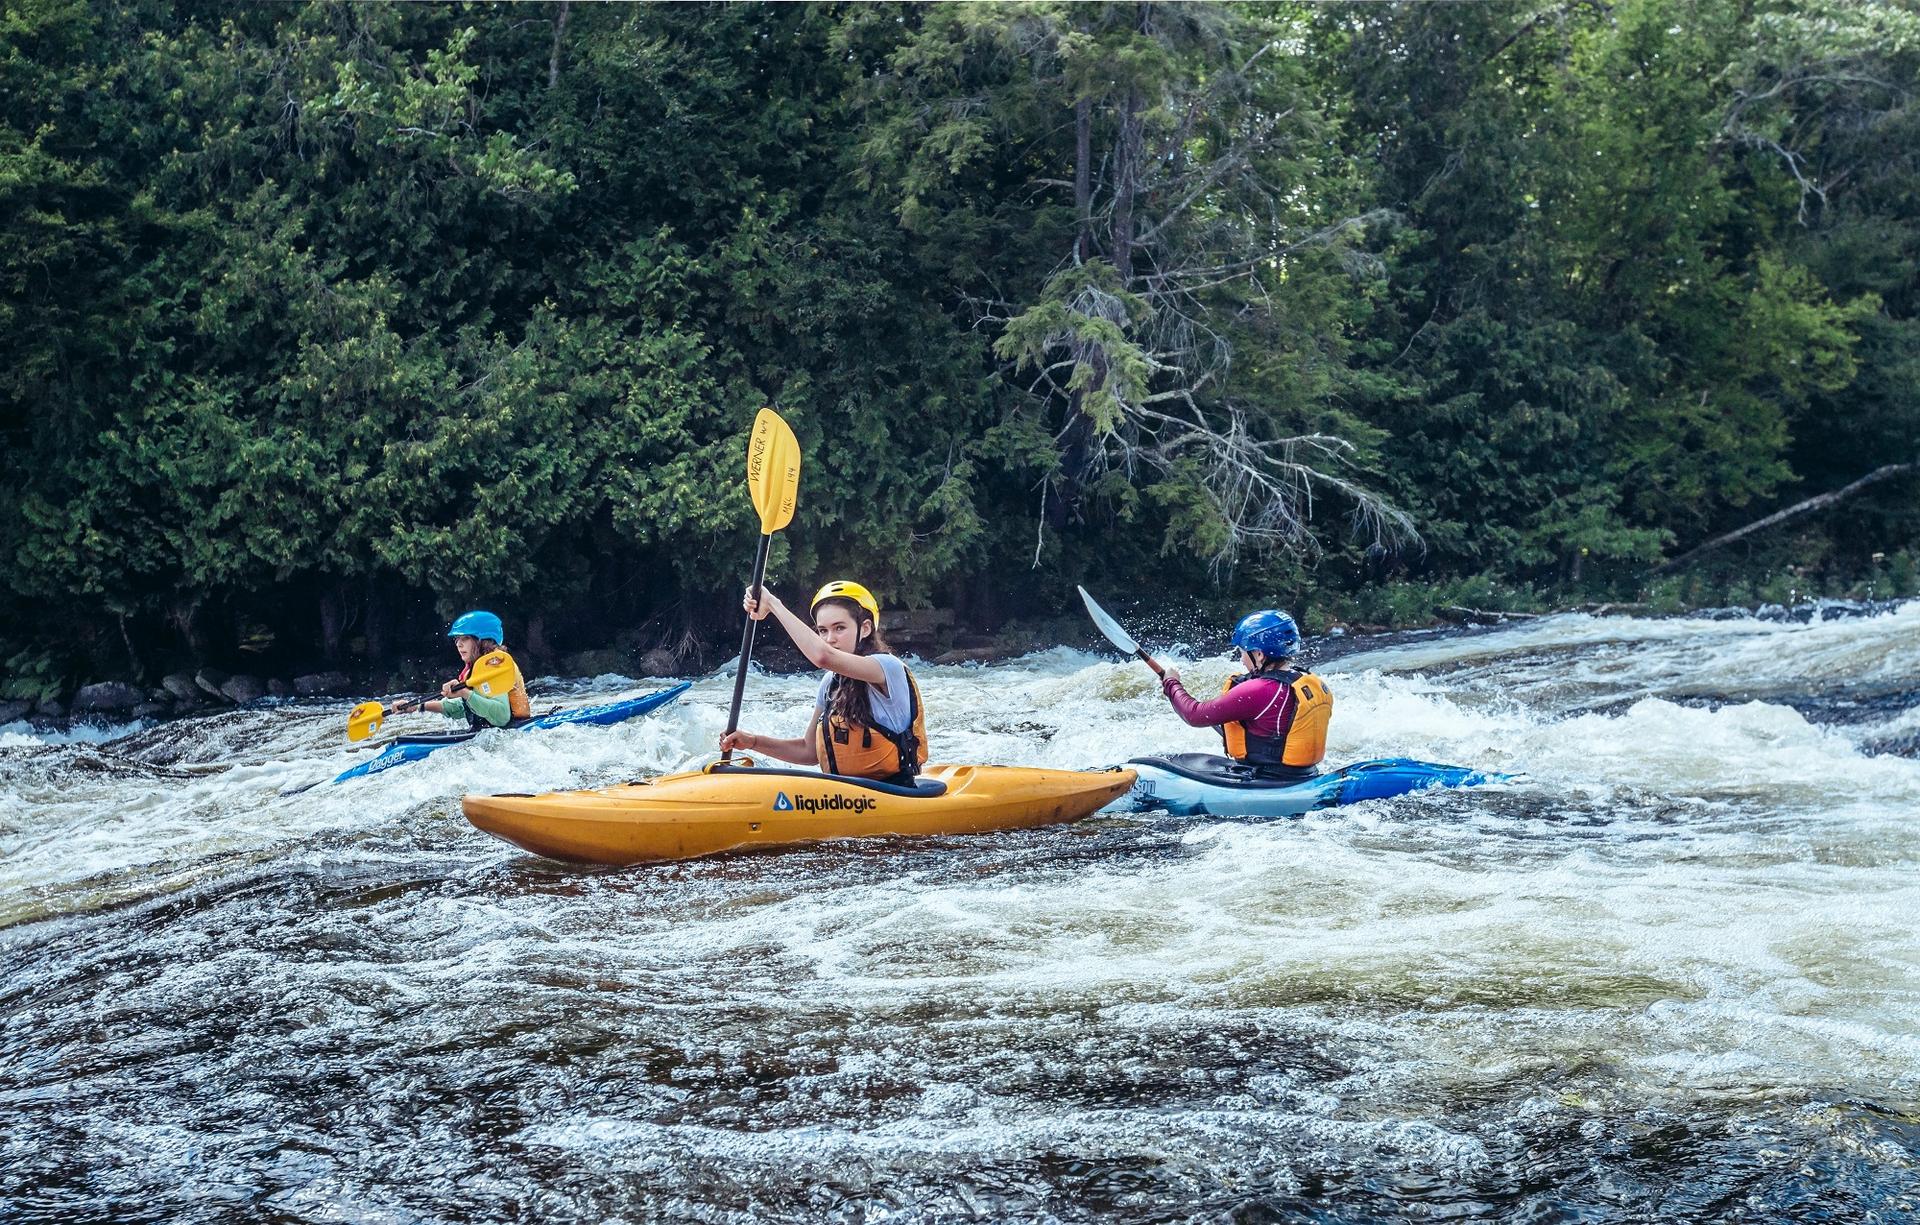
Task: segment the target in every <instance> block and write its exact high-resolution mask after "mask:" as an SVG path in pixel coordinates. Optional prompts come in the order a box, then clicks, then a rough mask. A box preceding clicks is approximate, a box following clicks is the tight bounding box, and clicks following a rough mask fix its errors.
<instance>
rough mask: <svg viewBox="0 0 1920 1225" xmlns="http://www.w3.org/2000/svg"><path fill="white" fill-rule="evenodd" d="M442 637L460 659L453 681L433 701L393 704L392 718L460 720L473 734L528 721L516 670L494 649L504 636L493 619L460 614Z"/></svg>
mask: <svg viewBox="0 0 1920 1225" xmlns="http://www.w3.org/2000/svg"><path fill="white" fill-rule="evenodd" d="M447 637H449V638H451V639H453V649H454V650H455V651H456V652H458V653H459V656H460V673H459V675H458V676H456V677H454V679H452V680H450V681H448V682H447V683H446V684H444V685H442V686H440V696H439V697H438V698H432V699H427V700H425V701H421V702H418V703H400V704H396V705H395V706H394V708H393V711H394V713H395V714H400V713H402V712H403V711H406V710H416V709H418V710H431V711H436V712H438V713H440V714H443V715H445V716H446V717H447V718H449V719H454V720H461V719H464V720H466V723H467V726H469V727H471V728H472V729H473V730H474V731H482V730H484V729H486V728H489V727H505V726H507V725H508V724H510V723H514V722H518V721H519V720H521V719H527V718H531V717H532V715H533V708H532V706H531V705H530V704H529V702H528V700H527V682H526V679H525V678H524V677H522V676H521V675H520V665H518V664H516V663H515V662H514V661H513V656H512V655H510V654H508V653H507V650H506V648H505V647H503V646H501V645H500V640H501V639H502V638H504V637H506V631H505V628H504V627H503V626H502V625H501V623H500V618H499V617H496V616H494V615H493V614H492V613H490V612H486V611H484V610H482V609H475V610H474V611H472V612H468V613H462V614H460V615H459V616H458V617H456V618H454V622H453V624H452V625H451V626H449V627H448V628H447ZM456 695H458V696H456Z"/></svg>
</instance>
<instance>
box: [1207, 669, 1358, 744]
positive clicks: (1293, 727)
mask: <svg viewBox="0 0 1920 1225" xmlns="http://www.w3.org/2000/svg"><path fill="white" fill-rule="evenodd" d="M1256 676H1258V677H1262V678H1264V679H1266V680H1270V681H1278V682H1279V683H1280V684H1282V685H1285V686H1286V687H1287V688H1289V689H1291V690H1292V691H1293V703H1292V705H1291V707H1290V708H1289V710H1288V713H1287V718H1286V721H1285V722H1283V723H1281V724H1280V725H1279V726H1278V727H1276V728H1275V729H1274V734H1273V735H1272V736H1255V735H1253V734H1251V733H1250V732H1248V731H1247V725H1246V724H1244V723H1238V722H1234V723H1223V724H1221V725H1220V735H1221V738H1222V739H1224V740H1225V741H1226V742H1227V756H1229V757H1231V758H1233V759H1234V760H1235V761H1244V762H1247V763H1248V764H1250V765H1256V766H1293V767H1296V768H1300V767H1305V766H1317V765H1319V764H1320V762H1321V761H1322V760H1323V759H1324V758H1325V757H1326V755H1327V724H1328V723H1329V722H1331V721H1332V719H1333V691H1332V690H1331V689H1328V688H1327V682H1325V681H1323V680H1321V679H1320V678H1319V677H1317V676H1315V675H1314V674H1313V673H1311V672H1296V671H1293V670H1291V669H1287V670H1284V671H1276V672H1263V673H1247V672H1242V673H1241V674H1239V675H1238V676H1230V677H1228V678H1227V683H1226V684H1224V685H1222V686H1220V692H1221V693H1227V692H1228V691H1230V690H1231V689H1232V688H1233V687H1234V686H1235V685H1238V684H1240V683H1241V682H1242V681H1250V680H1253V679H1255V677H1256Z"/></svg>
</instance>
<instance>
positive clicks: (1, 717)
mask: <svg viewBox="0 0 1920 1225" xmlns="http://www.w3.org/2000/svg"><path fill="white" fill-rule="evenodd" d="M31 713H33V703H32V702H28V701H25V700H24V699H23V700H20V701H14V702H0V723H18V722H19V721H20V720H22V719H24V718H26V717H27V716H28V715H29V714H31Z"/></svg>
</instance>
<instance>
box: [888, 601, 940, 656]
mask: <svg viewBox="0 0 1920 1225" xmlns="http://www.w3.org/2000/svg"><path fill="white" fill-rule="evenodd" d="M954 623H955V617H954V612H953V610H952V609H951V608H899V609H883V610H881V613H880V632H881V633H883V634H885V635H886V638H887V642H888V643H889V644H890V645H892V646H893V647H894V648H895V649H896V650H901V651H910V652H912V653H914V654H921V655H924V654H926V653H927V652H929V651H931V650H933V649H935V648H936V647H938V646H940V645H941V643H942V640H943V639H944V638H945V637H947V635H949V634H950V633H951V632H952V630H953V627H954Z"/></svg>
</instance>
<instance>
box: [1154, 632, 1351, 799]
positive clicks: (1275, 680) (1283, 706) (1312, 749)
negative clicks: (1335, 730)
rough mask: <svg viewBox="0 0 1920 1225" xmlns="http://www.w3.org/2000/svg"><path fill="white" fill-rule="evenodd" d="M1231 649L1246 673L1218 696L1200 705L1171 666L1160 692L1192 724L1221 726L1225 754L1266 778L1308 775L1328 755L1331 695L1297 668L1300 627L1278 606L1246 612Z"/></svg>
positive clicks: (1232, 679)
mask: <svg viewBox="0 0 1920 1225" xmlns="http://www.w3.org/2000/svg"><path fill="white" fill-rule="evenodd" d="M1233 645H1234V646H1235V647H1237V648H1238V649H1239V652H1240V666H1241V667H1243V668H1245V669H1246V671H1244V672H1242V673H1240V674H1238V675H1236V676H1232V677H1229V678H1227V683H1226V685H1225V686H1224V687H1222V689H1221V691H1220V696H1219V697H1217V698H1210V699H1208V700H1206V701H1201V700H1200V699H1199V698H1196V697H1194V696H1193V695H1192V694H1190V693H1188V692H1187V688H1186V686H1185V685H1183V684H1181V683H1180V673H1179V671H1178V670H1176V669H1174V668H1168V669H1166V670H1165V672H1164V674H1163V675H1162V677H1161V681H1160V688H1161V691H1162V692H1164V693H1165V694H1166V695H1167V700H1168V701H1169V702H1171V703H1173V710H1174V713H1175V714H1177V715H1179V716H1180V718H1181V720H1182V721H1184V722H1185V723H1187V724H1188V725H1189V726H1192V727H1215V728H1218V729H1220V735H1221V738H1222V739H1223V740H1224V741H1225V742H1226V749H1227V755H1228V756H1229V757H1231V758H1233V759H1234V760H1235V761H1239V762H1244V763H1246V764H1247V765H1250V766H1252V767H1253V768H1254V772H1255V773H1256V774H1259V775H1261V776H1262V777H1266V778H1276V779H1295V778H1309V777H1311V776H1313V775H1314V774H1316V773H1318V767H1319V764H1320V762H1321V760H1322V759H1323V758H1325V757H1326V755H1327V723H1328V721H1329V720H1330V719H1331V718H1332V717H1333V693H1332V692H1331V691H1330V690H1329V689H1328V688H1327V685H1326V682H1325V681H1323V680H1321V679H1320V678H1319V677H1317V676H1315V675H1314V674H1313V673H1311V672H1306V671H1303V670H1301V669H1298V668H1295V667H1293V666H1292V663H1293V658H1292V657H1293V656H1294V654H1296V653H1297V652H1298V651H1299V649H1300V628H1299V626H1297V625H1295V624H1294V620H1293V618H1292V617H1290V616H1288V615H1287V614H1286V613H1284V612H1280V611H1278V610H1277V609H1265V610H1262V611H1260V612H1256V613H1249V614H1248V615H1247V616H1245V617H1243V618H1241V620H1240V624H1239V625H1237V626H1235V627H1234V631H1233Z"/></svg>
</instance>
